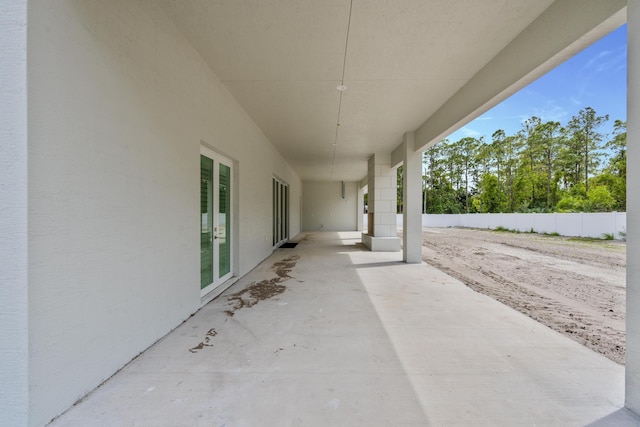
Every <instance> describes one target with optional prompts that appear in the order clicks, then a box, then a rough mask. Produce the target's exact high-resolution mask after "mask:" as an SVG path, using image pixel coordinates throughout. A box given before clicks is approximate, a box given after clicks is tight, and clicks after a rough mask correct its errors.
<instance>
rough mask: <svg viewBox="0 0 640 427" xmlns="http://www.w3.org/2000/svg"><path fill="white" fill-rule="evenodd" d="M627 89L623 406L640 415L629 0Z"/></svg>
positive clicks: (639, 132)
mask: <svg viewBox="0 0 640 427" xmlns="http://www.w3.org/2000/svg"><path fill="white" fill-rule="evenodd" d="M627 23H628V47H627V64H628V71H627V72H628V78H627V79H628V80H627V82H628V87H627V141H628V146H627V163H628V164H629V165H630V166H631V167H629V168H627V353H626V354H627V355H626V359H627V360H626V365H625V370H626V394H625V405H626V406H627V408H628V409H630V410H631V411H633V412H635V413H636V414H640V168H637V167H635V166H637V165H638V164H640V145H638V142H639V141H640V0H629V2H628V4H627Z"/></svg>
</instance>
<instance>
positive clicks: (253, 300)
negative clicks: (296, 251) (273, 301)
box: [225, 255, 300, 317]
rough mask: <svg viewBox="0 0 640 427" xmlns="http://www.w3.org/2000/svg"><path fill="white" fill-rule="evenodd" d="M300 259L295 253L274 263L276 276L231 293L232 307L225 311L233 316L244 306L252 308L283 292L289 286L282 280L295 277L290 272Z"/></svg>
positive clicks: (273, 268)
mask: <svg viewBox="0 0 640 427" xmlns="http://www.w3.org/2000/svg"><path fill="white" fill-rule="evenodd" d="M299 259H300V256H298V255H293V256H290V257H287V258H284V259H282V260H280V261H277V262H275V263H273V265H272V266H271V269H272V270H273V271H274V272H275V273H276V277H274V278H271V279H265V280H261V281H260V282H253V283H251V284H250V285H249V286H247V287H246V288H245V289H243V290H241V291H239V292H236V293H235V294H231V295H229V297H228V298H227V301H228V302H229V303H230V304H231V308H230V309H229V310H226V311H225V313H226V314H227V316H231V317H232V316H233V315H234V314H235V313H236V311H238V310H240V309H242V308H245V307H246V308H251V307H253V306H254V305H256V304H258V303H259V302H260V301H264V300H266V299H269V298H273V297H275V296H276V295H280V294H281V293H283V292H284V291H285V290H286V289H287V287H286V286H284V285H283V284H282V282H285V281H287V280H289V279H293V277H292V276H291V275H290V273H291V271H292V270H293V268H294V267H295V266H296V263H297V262H298V260H299Z"/></svg>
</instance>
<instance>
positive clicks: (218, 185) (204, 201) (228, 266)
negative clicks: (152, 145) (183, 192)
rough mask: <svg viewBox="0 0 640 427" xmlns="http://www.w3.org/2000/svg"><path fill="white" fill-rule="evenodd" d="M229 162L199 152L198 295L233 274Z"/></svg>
mask: <svg viewBox="0 0 640 427" xmlns="http://www.w3.org/2000/svg"><path fill="white" fill-rule="evenodd" d="M232 177H233V168H232V162H231V161H229V160H228V159H226V158H224V157H222V156H220V155H219V154H217V153H215V152H213V151H211V150H209V149H207V148H205V147H202V149H201V151H200V289H201V291H200V293H201V295H204V294H206V293H208V292H209V291H211V290H212V289H214V288H216V287H217V286H218V285H220V284H221V283H223V282H224V281H225V280H227V279H229V278H230V277H231V276H232V275H233V271H232V265H233V264H232V258H231V254H232V243H233V242H232V232H231V230H232V228H231V227H232V211H231V206H232V201H231V186H232Z"/></svg>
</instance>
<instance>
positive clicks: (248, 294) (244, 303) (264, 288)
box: [189, 255, 300, 353]
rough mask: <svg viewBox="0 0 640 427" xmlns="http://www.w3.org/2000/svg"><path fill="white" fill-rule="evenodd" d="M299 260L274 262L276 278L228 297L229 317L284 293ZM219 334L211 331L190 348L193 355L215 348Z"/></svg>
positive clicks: (253, 285)
mask: <svg viewBox="0 0 640 427" xmlns="http://www.w3.org/2000/svg"><path fill="white" fill-rule="evenodd" d="M299 259H300V256H299V255H292V256H290V257H287V258H284V259H281V260H280V261H277V262H274V263H273V265H272V266H271V269H272V270H273V271H274V273H275V274H276V277H274V278H271V279H265V280H261V281H260V282H253V283H251V284H250V285H249V286H247V287H246V288H245V289H243V290H241V291H239V292H236V293H234V294H231V295H229V296H228V297H227V302H228V303H229V304H230V305H231V307H230V308H229V309H228V310H225V313H226V314H227V316H229V317H233V315H234V314H235V313H236V311H238V310H240V309H242V308H245V307H246V308H251V307H253V306H254V305H256V304H258V303H259V302H260V301H264V300H266V299H269V298H273V297H275V296H277V295H280V294H281V293H283V292H284V291H285V290H286V289H287V287H286V286H284V285H283V284H282V282H286V281H287V280H289V279H293V278H294V277H292V276H291V275H290V273H291V271H292V270H293V268H294V267H295V266H296V264H297V262H298V260H299ZM217 334H218V333H217V332H216V330H215V329H209V331H208V332H207V334H206V336H205V337H204V339H203V340H202V341H201V342H200V343H199V344H198V345H196V346H195V347H193V348H190V349H189V351H190V352H191V353H197V352H198V351H200V350H202V349H204V348H205V347H213V344H211V341H212V339H213V337H215V336H216V335H217Z"/></svg>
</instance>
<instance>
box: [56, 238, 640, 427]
mask: <svg viewBox="0 0 640 427" xmlns="http://www.w3.org/2000/svg"><path fill="white" fill-rule="evenodd" d="M294 241H299V242H300V243H299V245H298V246H297V247H296V248H293V249H278V250H276V251H275V252H274V254H273V255H272V256H271V257H269V258H268V259H267V260H265V261H264V262H263V263H262V264H261V265H259V266H258V267H257V268H256V269H254V270H253V271H252V272H251V273H249V274H248V275H246V276H245V277H243V278H241V279H240V280H239V281H238V282H237V283H236V284H235V285H233V286H232V287H231V288H230V289H228V290H227V291H226V292H225V293H224V294H222V295H221V296H220V297H218V298H217V299H216V300H214V301H212V302H210V303H209V304H207V305H206V306H205V307H203V308H202V309H201V310H200V311H199V312H198V313H196V314H195V315H194V316H193V317H191V318H190V319H189V320H187V321H186V322H185V323H183V324H182V325H180V326H179V327H178V328H177V329H175V330H174V331H173V332H172V333H170V334H169V335H167V336H166V337H165V338H163V339H162V340H161V341H159V342H158V343H156V344H155V345H154V346H153V347H151V348H150V349H149V350H147V351H146V352H145V353H143V354H142V355H141V356H140V357H138V358H137V359H135V360H134V361H132V362H131V363H130V364H129V365H127V366H126V367H125V368H123V369H122V370H121V371H120V372H119V373H117V374H116V375H115V376H113V377H112V378H111V379H110V380H108V381H107V382H105V383H104V384H103V385H102V386H100V387H99V388H98V389H96V390H95V391H93V392H92V393H91V394H90V395H88V396H87V397H86V398H85V399H84V400H83V401H81V402H80V403H79V404H77V405H76V406H74V407H73V408H71V409H70V410H69V411H67V412H66V413H65V414H63V415H62V416H60V417H59V418H57V419H56V420H54V422H53V423H52V424H51V426H83V427H84V426H228V427H231V426H482V425H485V426H554V425H557V426H585V425H594V426H606V425H611V426H614V425H615V426H625V425H629V426H631V425H638V424H640V422H639V420H638V418H635V417H634V416H632V415H631V414H630V413H629V412H627V411H626V410H624V409H621V408H622V406H623V402H624V368H623V367H622V366H620V365H617V364H615V363H614V362H612V361H610V360H608V359H606V358H605V357H603V356H601V355H599V354H597V353H595V352H593V351H591V350H589V349H587V348H585V347H583V346H582V345H580V344H578V343H576V342H574V341H572V340H570V339H569V338H566V337H564V336H563V335H561V334H558V333H556V332H555V331H553V330H551V329H549V328H547V327H545V326H542V325H541V324H539V323H537V322H535V321H534V320H532V319H529V318H528V317H526V316H524V315H522V314H520V313H518V312H516V311H514V310H512V309H511V308H509V307H506V306H504V305H502V304H501V303H498V302H496V301H494V300H492V299H490V298H488V297H486V296H484V295H481V294H478V293H476V292H474V291H472V290H471V289H469V288H467V287H466V286H464V285H463V284H462V283H460V282H459V281H457V280H455V279H453V278H451V277H449V276H447V275H445V274H444V273H442V272H440V271H438V270H436V269H434V268H432V267H430V266H428V265H426V264H413V265H408V264H404V263H402V262H401V259H402V255H401V254H400V253H380V252H378V253H373V252H368V251H366V250H365V249H364V248H363V246H362V245H361V244H360V235H359V233H355V232H348V233H332V232H325V233H303V234H301V235H299V236H297V237H296V239H294Z"/></svg>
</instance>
